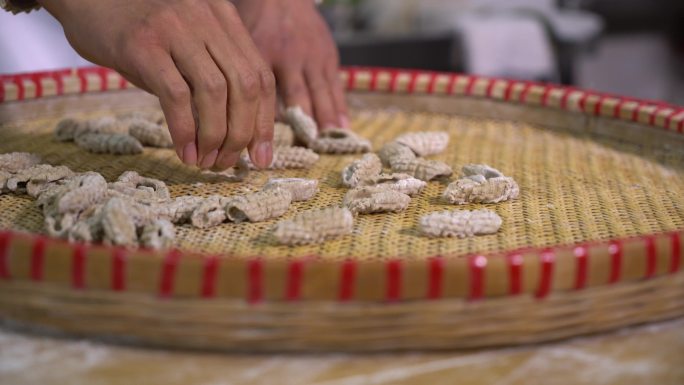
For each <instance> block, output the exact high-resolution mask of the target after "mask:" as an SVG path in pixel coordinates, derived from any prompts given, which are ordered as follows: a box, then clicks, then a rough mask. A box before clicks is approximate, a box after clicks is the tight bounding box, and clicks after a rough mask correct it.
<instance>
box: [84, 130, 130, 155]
mask: <svg viewBox="0 0 684 385" xmlns="http://www.w3.org/2000/svg"><path fill="white" fill-rule="evenodd" d="M75 142H76V144H77V145H78V146H79V147H81V148H83V149H85V150H87V151H90V152H94V153H98V154H99V153H107V154H115V155H133V154H140V153H141V152H142V151H143V146H142V144H141V143H140V142H139V141H138V140H137V139H135V138H134V137H132V136H130V135H128V134H118V133H117V134H109V133H86V134H82V135H79V136H77V137H76V139H75Z"/></svg>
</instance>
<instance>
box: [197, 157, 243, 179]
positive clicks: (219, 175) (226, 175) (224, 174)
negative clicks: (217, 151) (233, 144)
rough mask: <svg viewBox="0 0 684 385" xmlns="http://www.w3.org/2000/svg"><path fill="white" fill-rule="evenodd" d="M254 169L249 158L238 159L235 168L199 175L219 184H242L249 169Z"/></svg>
mask: <svg viewBox="0 0 684 385" xmlns="http://www.w3.org/2000/svg"><path fill="white" fill-rule="evenodd" d="M250 168H255V167H254V165H253V164H252V162H251V161H250V160H249V157H240V159H238V161H237V163H236V164H235V166H233V167H231V168H229V169H227V170H224V171H211V170H203V171H202V172H201V173H202V175H204V176H207V177H209V178H211V179H215V180H217V181H220V182H242V181H243V180H245V178H247V176H248V175H249V169H250Z"/></svg>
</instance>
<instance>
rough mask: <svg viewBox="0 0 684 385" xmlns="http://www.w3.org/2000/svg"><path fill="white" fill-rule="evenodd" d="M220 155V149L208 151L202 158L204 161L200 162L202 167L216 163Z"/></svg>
mask: <svg viewBox="0 0 684 385" xmlns="http://www.w3.org/2000/svg"><path fill="white" fill-rule="evenodd" d="M217 156H218V149H216V150H214V151H212V152H210V153H208V154H207V155H206V156H205V157H204V159H202V163H201V164H200V167H201V168H209V167H211V166H213V165H214V163H216V157H217Z"/></svg>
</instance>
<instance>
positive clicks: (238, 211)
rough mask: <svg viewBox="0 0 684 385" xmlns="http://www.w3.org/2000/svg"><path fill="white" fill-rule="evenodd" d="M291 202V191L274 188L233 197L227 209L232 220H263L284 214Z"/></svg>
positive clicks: (239, 221)
mask: <svg viewBox="0 0 684 385" xmlns="http://www.w3.org/2000/svg"><path fill="white" fill-rule="evenodd" d="M291 203H292V195H291V194H290V192H289V191H287V190H284V189H272V190H266V191H259V192H255V193H252V194H247V195H240V196H236V197H232V198H230V199H229V200H228V203H226V205H225V210H226V216H227V217H228V220H230V221H231V222H234V223H241V222H245V221H249V222H261V221H266V220H269V219H273V218H277V217H280V216H282V215H283V214H285V212H287V209H288V208H289V207H290V204H291Z"/></svg>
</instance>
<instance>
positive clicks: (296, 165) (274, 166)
mask: <svg viewBox="0 0 684 385" xmlns="http://www.w3.org/2000/svg"><path fill="white" fill-rule="evenodd" d="M319 158H320V157H319V156H318V154H316V153H315V152H313V151H312V150H310V149H308V148H304V147H276V148H274V149H273V160H272V161H271V165H270V166H269V167H268V169H269V170H284V169H301V168H304V169H306V168H311V166H313V165H314V164H315V163H316V162H318V159H319ZM242 159H243V160H244V161H245V162H246V163H247V164H248V165H249V168H251V169H255V168H256V166H254V164H253V163H252V162H251V161H250V160H249V157H247V156H243V158H242Z"/></svg>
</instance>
